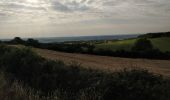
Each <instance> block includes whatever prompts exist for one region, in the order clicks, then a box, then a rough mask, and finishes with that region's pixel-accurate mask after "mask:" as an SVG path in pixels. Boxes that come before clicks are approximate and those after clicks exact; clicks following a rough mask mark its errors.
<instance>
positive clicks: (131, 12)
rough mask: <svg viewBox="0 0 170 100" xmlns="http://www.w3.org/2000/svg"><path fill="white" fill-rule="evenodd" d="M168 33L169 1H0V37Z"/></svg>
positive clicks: (169, 26)
mask: <svg viewBox="0 0 170 100" xmlns="http://www.w3.org/2000/svg"><path fill="white" fill-rule="evenodd" d="M157 31H170V0H0V38H12V37H15V36H20V37H60V36H85V35H108V34H129V33H145V32H157Z"/></svg>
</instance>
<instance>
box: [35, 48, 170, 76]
mask: <svg viewBox="0 0 170 100" xmlns="http://www.w3.org/2000/svg"><path fill="white" fill-rule="evenodd" d="M34 50H35V51H36V52H37V53H38V54H39V55H41V56H42V57H45V58H47V59H51V60H61V61H64V62H65V63H67V64H70V63H74V62H77V63H80V64H81V65H82V66H83V67H86V68H92V69H100V70H105V71H115V70H118V69H122V68H133V67H139V68H144V69H145V68H146V69H148V70H149V71H151V72H155V73H158V74H163V75H165V76H170V60H148V59H130V58H119V57H106V56H97V55H87V54H76V53H64V52H56V51H51V50H46V49H38V48H34Z"/></svg>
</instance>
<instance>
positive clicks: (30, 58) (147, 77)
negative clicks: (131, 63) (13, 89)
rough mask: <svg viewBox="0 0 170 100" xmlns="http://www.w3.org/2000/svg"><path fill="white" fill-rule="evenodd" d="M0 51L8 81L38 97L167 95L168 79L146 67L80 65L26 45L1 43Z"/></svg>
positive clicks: (80, 99) (160, 98)
mask: <svg viewBox="0 0 170 100" xmlns="http://www.w3.org/2000/svg"><path fill="white" fill-rule="evenodd" d="M0 53H1V54H2V55H1V57H0V66H1V67H0V69H1V70H2V71H3V72H5V73H6V75H7V77H8V79H9V80H10V81H11V82H12V83H14V82H15V80H18V81H21V83H22V84H23V85H24V86H27V87H31V88H32V89H33V90H36V91H39V94H38V95H39V96H40V97H42V96H46V97H48V96H49V94H50V95H51V100H53V99H54V98H56V97H57V99H61V100H96V99H97V100H108V99H110V100H144V99H145V100H169V99H170V97H169V94H170V80H169V79H164V78H163V77H161V76H159V75H155V74H153V73H151V72H148V71H147V70H142V69H132V70H127V69H124V70H121V71H118V72H114V73H106V72H102V71H97V70H91V69H84V68H82V67H80V65H79V64H75V63H73V64H71V65H65V64H64V63H63V62H61V61H49V60H46V59H44V58H42V57H40V56H39V55H37V54H36V53H34V52H33V51H32V50H31V49H29V48H22V49H17V48H12V47H6V46H1V47H0ZM9 62H10V63H9ZM2 84H3V83H2ZM0 85H1V84H0ZM19 90H20V91H22V89H19ZM24 91H25V90H24ZM17 93H20V92H17ZM23 93H25V92H23ZM31 93H33V94H34V92H31ZM14 95H15V96H17V94H14ZM9 96H10V95H9ZM21 96H22V95H21ZM24 97H25V95H24ZM22 99H23V98H22Z"/></svg>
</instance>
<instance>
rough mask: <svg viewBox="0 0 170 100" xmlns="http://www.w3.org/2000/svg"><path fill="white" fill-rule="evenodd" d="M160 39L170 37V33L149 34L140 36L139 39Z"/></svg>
mask: <svg viewBox="0 0 170 100" xmlns="http://www.w3.org/2000/svg"><path fill="white" fill-rule="evenodd" d="M159 37H170V32H159V33H147V34H144V35H140V36H139V38H159Z"/></svg>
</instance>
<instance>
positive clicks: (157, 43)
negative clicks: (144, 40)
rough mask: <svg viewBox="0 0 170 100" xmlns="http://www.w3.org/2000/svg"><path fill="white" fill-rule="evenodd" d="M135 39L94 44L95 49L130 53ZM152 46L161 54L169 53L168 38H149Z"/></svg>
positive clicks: (169, 40) (169, 39)
mask: <svg viewBox="0 0 170 100" xmlns="http://www.w3.org/2000/svg"><path fill="white" fill-rule="evenodd" d="M136 40H137V39H126V40H117V41H116V40H115V41H108V42H107V43H101V44H96V48H95V49H104V50H112V51H116V50H122V49H123V50H127V51H130V49H131V47H132V46H133V45H134V43H135V41H136ZM149 40H151V42H152V44H153V46H154V47H155V48H158V49H159V50H160V51H162V52H166V51H170V46H169V43H170V37H161V38H150V39H149Z"/></svg>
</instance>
